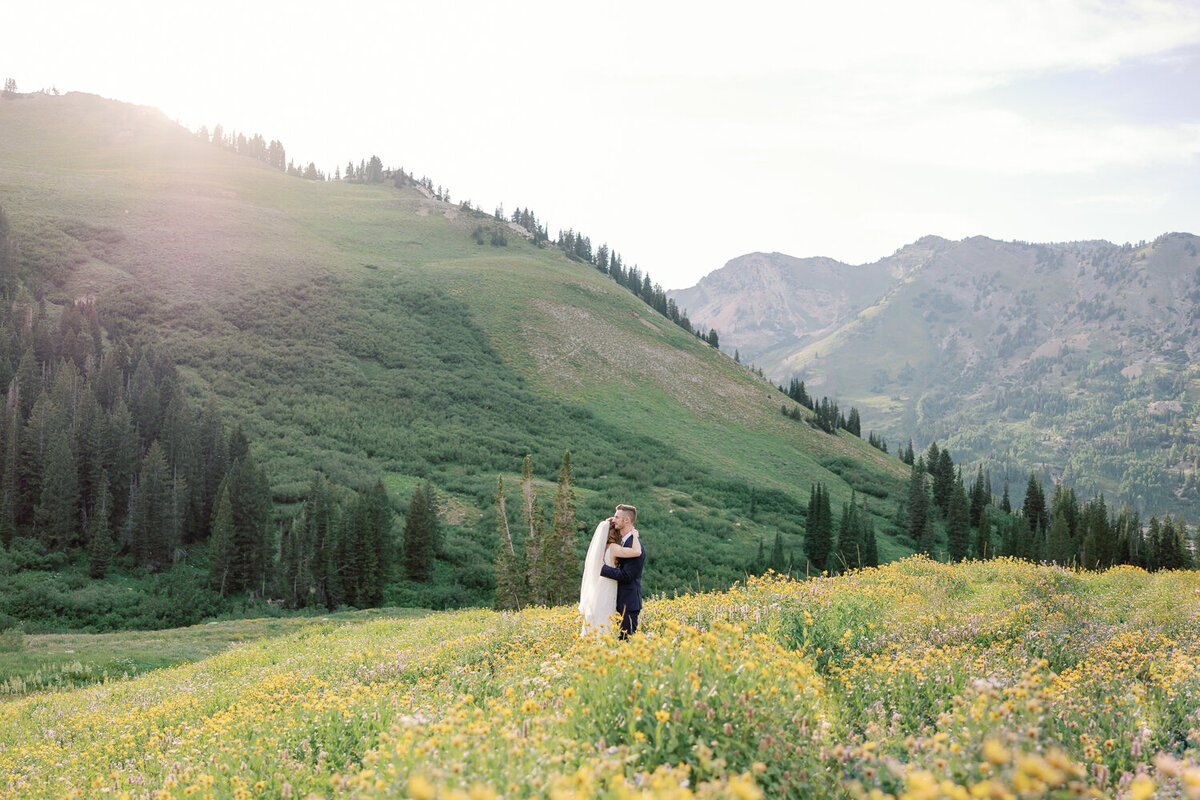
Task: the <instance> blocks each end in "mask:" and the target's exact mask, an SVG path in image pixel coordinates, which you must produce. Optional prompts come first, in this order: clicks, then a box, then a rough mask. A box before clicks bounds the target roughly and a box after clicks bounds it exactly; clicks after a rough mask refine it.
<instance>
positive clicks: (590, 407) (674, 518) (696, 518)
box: [0, 94, 906, 603]
mask: <svg viewBox="0 0 1200 800" xmlns="http://www.w3.org/2000/svg"><path fill="white" fill-rule="evenodd" d="M0 127H2V128H3V129H4V130H5V131H6V134H5V136H4V137H0V206H3V207H4V209H5V210H6V212H7V214H8V216H9V218H10V220H11V223H12V229H13V235H14V238H15V239H16V241H17V244H18V246H19V249H20V254H21V258H20V262H21V265H22V268H23V270H24V271H25V274H26V276H27V278H28V279H29V280H31V281H34V282H35V283H36V284H37V285H38V286H40V287H41V290H42V291H44V292H45V293H46V297H47V299H48V301H49V303H50V304H51V305H50V307H51V309H53V307H54V306H55V305H56V304H61V303H64V302H67V301H69V300H71V299H73V298H78V297H81V296H85V295H96V296H98V298H99V299H98V301H97V302H98V305H99V308H100V309H101V313H102V315H103V317H104V319H105V321H106V325H107V326H108V331H109V335H110V337H112V336H121V337H129V339H130V340H138V339H142V340H153V341H159V342H162V343H164V344H165V346H166V347H167V348H168V350H169V351H170V353H171V354H172V356H173V358H174V360H175V361H176V363H177V364H178V365H179V367H180V369H181V371H182V372H183V374H184V375H185V376H186V377H187V379H188V381H189V391H190V392H191V394H192V399H193V401H194V402H203V399H204V398H205V397H206V396H207V394H208V393H209V392H214V393H215V394H216V395H217V396H218V397H219V398H220V400H221V401H222V404H223V405H224V406H225V407H226V408H228V409H230V410H231V411H232V413H233V415H234V416H235V417H236V418H237V419H238V420H239V421H241V422H243V424H245V426H246V427H247V430H248V432H249V433H250V435H251V438H252V440H253V441H254V443H255V448H256V451H257V452H258V455H259V458H260V460H261V461H262V463H263V464H264V466H265V467H266V469H267V471H268V473H269V475H270V476H271V480H272V489H273V491H274V494H275V498H276V501H277V503H279V504H280V511H281V516H282V519H283V520H286V518H287V515H288V514H289V513H290V511H291V510H292V508H294V505H293V504H295V503H296V502H298V501H299V500H300V499H302V497H303V494H304V492H305V490H306V487H307V486H308V483H309V481H310V479H311V476H312V475H313V473H314V472H315V471H319V472H322V473H324V474H326V475H327V476H329V477H330V478H331V479H332V480H334V481H335V482H337V483H341V484H343V485H346V486H352V487H353V486H362V485H365V484H368V483H370V482H372V481H373V480H374V479H375V477H377V476H379V475H382V476H383V477H384V479H385V483H386V484H387V485H388V486H389V488H390V489H391V490H392V493H393V499H394V500H395V501H397V503H398V506H401V505H402V504H403V502H404V501H405V500H406V499H407V496H408V493H409V492H410V491H411V490H412V489H413V488H414V487H415V486H416V484H417V483H418V482H419V481H421V480H425V479H428V480H431V481H433V482H434V484H435V485H436V487H437V488H438V490H439V492H440V493H441V495H442V500H443V518H444V520H445V522H446V523H447V525H448V527H449V533H450V535H449V537H448V540H447V545H446V554H445V557H444V558H443V559H442V561H441V562H440V563H439V566H438V568H437V570H435V578H437V579H438V580H439V581H441V580H442V579H444V580H445V582H447V583H448V584H453V585H454V586H455V587H456V588H454V589H453V590H452V591H450V590H448V591H449V594H448V595H447V596H445V597H442V598H440V599H439V600H438V602H447V603H454V602H465V601H469V600H471V599H472V598H475V599H478V598H481V597H485V596H486V593H487V591H489V590H490V585H491V580H492V577H491V574H490V563H491V553H492V552H493V551H494V547H495V544H494V540H495V533H494V531H495V519H494V516H493V515H492V513H493V512H492V510H491V497H492V494H493V492H494V489H495V481H496V475H497V473H505V474H507V475H508V476H509V477H510V478H511V476H512V475H513V473H515V472H516V471H517V470H518V469H519V467H520V461H521V458H522V457H523V455H524V454H526V453H531V454H532V455H533V457H534V466H535V472H536V474H537V475H538V476H539V477H540V478H543V479H546V478H550V477H551V476H553V474H554V472H555V470H556V469H557V467H558V463H559V460H560V459H561V457H562V454H563V451H564V450H567V449H570V450H571V452H572V460H573V464H574V467H575V473H576V478H577V482H578V487H579V496H580V513H579V517H580V519H581V520H582V521H584V522H585V523H586V524H589V525H590V524H592V523H594V521H596V520H597V519H599V518H600V516H601V515H603V514H604V513H605V512H606V510H608V509H611V507H612V506H613V505H614V504H615V503H617V502H622V501H624V502H633V503H635V504H637V505H638V506H639V508H641V509H643V514H642V516H641V517H640V519H639V527H641V528H642V529H643V530H644V531H646V532H647V533H648V534H649V536H648V539H647V547H648V549H651V548H655V550H653V551H652V552H653V553H654V555H656V556H658V557H657V558H655V557H654V556H652V558H651V560H650V563H649V565H648V575H647V577H648V583H649V584H650V585H651V586H652V587H653V589H652V590H663V589H666V588H671V587H673V586H678V585H682V584H685V583H691V584H693V585H695V584H696V583H699V584H700V585H703V586H712V585H718V584H723V583H728V582H729V581H730V580H733V579H735V578H736V577H737V576H738V575H740V574H742V570H743V569H744V567H745V566H746V564H747V563H748V561H749V559H750V557H751V556H752V555H753V552H754V550H755V548H756V547H757V546H758V542H759V540H760V539H765V540H766V544H767V546H768V547H769V546H770V543H771V539H772V538H773V537H774V535H775V532H776V531H777V530H779V531H782V532H783V534H784V537H785V546H786V548H787V549H788V550H790V551H793V552H794V553H795V556H796V558H797V559H798V560H800V561H801V563H802V560H803V552H802V547H801V543H800V536H799V531H800V529H801V526H802V524H803V513H804V511H803V510H804V504H805V501H806V500H807V497H808V492H809V487H810V484H811V483H812V482H814V481H823V482H826V483H827V484H829V485H830V487H831V490H832V494H833V496H834V499H835V501H841V502H845V501H848V500H849V499H850V496H851V492H852V489H859V490H862V489H868V490H870V491H871V493H872V500H871V509H872V512H873V513H875V514H876V515H877V517H878V520H877V528H878V529H879V530H880V531H881V533H884V534H885V536H884V541H883V542H881V549H882V552H883V554H884V555H885V556H892V557H894V556H898V555H901V554H903V553H905V552H906V548H904V547H903V546H902V545H899V544H898V543H895V542H894V541H893V540H892V539H891V538H890V536H888V535H887V534H889V533H890V532H891V531H892V530H893V526H894V523H895V519H896V517H897V514H898V506H897V500H896V498H897V497H898V496H899V495H900V494H901V492H902V486H903V475H904V471H903V470H902V469H900V468H899V467H898V465H897V463H896V461H895V460H894V459H891V458H889V457H887V456H885V455H883V454H881V453H879V452H878V451H876V450H874V449H873V448H870V447H869V446H867V445H866V444H865V443H864V442H862V441H860V440H858V439H857V438H855V437H851V436H848V435H846V434H844V433H842V434H839V435H838V436H829V435H826V434H823V433H820V432H818V431H816V430H814V429H812V428H811V427H810V426H808V425H805V424H803V423H798V422H796V421H793V420H790V419H788V418H786V417H783V416H782V415H781V414H780V413H779V408H780V403H781V396H780V395H779V394H778V393H777V392H776V391H775V390H774V389H773V388H772V387H771V386H770V385H769V384H767V383H765V382H763V381H761V380H760V379H758V378H756V377H755V376H754V375H752V374H751V373H750V372H749V371H748V370H746V369H745V368H743V367H741V366H739V365H737V364H735V363H734V362H733V361H732V360H731V359H729V358H728V357H725V356H723V355H721V354H720V353H718V352H717V351H715V350H714V349H712V348H710V347H708V346H707V345H705V344H703V343H702V342H700V341H698V340H697V339H695V338H694V337H692V336H689V335H687V334H686V333H684V332H683V331H682V330H680V329H679V328H677V327H676V326H674V325H672V324H671V323H670V322H669V321H667V320H665V319H664V318H662V317H660V316H658V315H657V314H655V312H653V311H652V310H651V309H649V308H648V307H647V306H645V305H644V304H643V303H641V302H640V301H639V300H637V299H636V298H635V297H634V296H632V295H631V294H629V293H628V292H626V291H625V290H624V289H622V288H620V287H618V286H617V285H616V284H614V283H613V282H612V281H611V280H609V279H608V278H607V277H606V276H604V275H602V274H600V273H598V272H597V271H595V270H594V269H592V268H590V267H588V266H586V265H582V264H578V263H575V262H572V261H569V260H567V259H565V258H564V257H563V256H562V255H561V254H560V253H559V252H558V251H555V250H552V249H539V248H537V247H534V246H533V245H531V244H529V243H528V242H526V241H524V240H521V239H519V238H516V239H515V240H510V243H509V245H508V246H507V247H505V248H494V247H481V246H478V245H476V244H475V242H474V241H473V239H472V236H471V232H472V230H473V229H474V228H475V227H476V226H478V225H484V226H489V225H498V223H495V222H494V221H492V220H491V218H490V217H488V216H486V215H481V214H479V213H478V212H470V211H467V210H464V209H462V208H459V207H455V206H450V205H447V204H444V203H440V202H437V201H434V200H431V199H429V198H428V197H426V196H425V195H424V194H423V193H421V192H418V191H417V190H415V189H411V188H400V189H397V188H393V187H391V186H385V185H355V184H348V183H339V182H330V183H320V182H309V181H303V180H299V179H297V178H294V177H289V176H287V175H284V174H282V173H280V172H278V171H275V170H273V169H271V168H269V167H267V166H265V165H263V164H261V163H259V162H257V161H254V160H251V159H249V158H245V157H239V156H236V155H234V154H232V153H230V152H228V151H226V150H223V149H220V148H217V147H215V146H213V145H211V144H209V143H206V142H204V141H201V140H198V139H197V138H196V137H194V136H192V135H190V134H189V133H187V132H186V131H184V130H182V129H180V128H179V127H178V126H176V125H173V124H172V123H169V122H168V121H166V120H165V119H163V118H162V117H161V115H158V114H157V113H156V112H153V111H150V110H147V109H141V108H136V107H132V106H127V105H124V104H120V103H116V102H113V101H108V100H102V99H100V98H96V97H92V96H87V95H77V94H70V95H66V96H63V97H47V96H43V95H34V96H24V97H19V98H14V99H5V100H3V101H0ZM514 500H515V495H514ZM514 507H515V505H514ZM481 565H482V566H481ZM468 573H469V574H468ZM399 599H401V600H403V599H405V598H399Z"/></svg>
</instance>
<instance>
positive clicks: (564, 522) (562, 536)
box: [543, 450, 581, 605]
mask: <svg viewBox="0 0 1200 800" xmlns="http://www.w3.org/2000/svg"><path fill="white" fill-rule="evenodd" d="M578 527H579V523H578V522H576V520H575V486H574V478H573V476H572V474H571V451H569V450H568V451H566V452H565V453H563V460H562V466H561V467H560V469H559V472H558V488H557V489H556V490H555V493H554V517H553V519H552V521H551V532H550V536H549V537H548V539H547V540H546V547H545V548H544V551H543V557H544V559H545V563H546V566H547V567H548V570H549V571H548V573H547V574H546V585H547V587H548V588H549V590H550V591H549V592H548V593H547V601H548V602H549V603H550V604H551V605H561V604H563V603H566V602H567V601H568V600H569V599H570V598H571V596H572V595H573V594H575V593H576V592H578V590H579V580H580V577H581V572H580V565H579V562H578V560H577V558H576V555H575V534H576V531H577V530H578Z"/></svg>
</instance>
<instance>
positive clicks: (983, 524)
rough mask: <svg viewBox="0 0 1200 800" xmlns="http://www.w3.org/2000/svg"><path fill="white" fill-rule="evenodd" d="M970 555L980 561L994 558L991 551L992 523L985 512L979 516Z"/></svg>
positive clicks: (993, 553)
mask: <svg viewBox="0 0 1200 800" xmlns="http://www.w3.org/2000/svg"><path fill="white" fill-rule="evenodd" d="M972 555H973V556H974V557H975V558H977V559H979V560H980V561H982V560H984V559H987V558H993V557H995V555H996V554H995V552H993V549H992V523H991V520H989V519H988V515H987V511H986V510H985V511H984V512H983V513H982V514H980V515H979V527H978V528H977V529H976V531H975V546H974V548H973V551H972Z"/></svg>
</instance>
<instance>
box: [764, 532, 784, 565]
mask: <svg viewBox="0 0 1200 800" xmlns="http://www.w3.org/2000/svg"><path fill="white" fill-rule="evenodd" d="M767 566H768V567H769V568H770V569H772V570H773V571H775V572H776V573H778V574H780V575H782V574H783V573H784V572H786V571H787V563H786V562H785V561H784V557H783V534H781V533H780V532H779V531H775V543H774V544H772V545H771V560H770V561H768V562H767Z"/></svg>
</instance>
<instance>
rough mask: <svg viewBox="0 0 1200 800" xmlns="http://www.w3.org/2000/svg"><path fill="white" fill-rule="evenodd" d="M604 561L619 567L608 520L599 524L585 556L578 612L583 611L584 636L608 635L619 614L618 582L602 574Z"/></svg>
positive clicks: (581, 633) (611, 565)
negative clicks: (610, 542) (610, 549)
mask: <svg viewBox="0 0 1200 800" xmlns="http://www.w3.org/2000/svg"><path fill="white" fill-rule="evenodd" d="M604 564H608V566H610V567H615V566H616V561H615V559H614V558H613V556H612V555H611V554H610V553H609V548H608V520H604V521H603V522H601V523H600V524H599V525H597V526H596V532H595V533H593V534H592V543H591V544H590V545H588V551H587V555H586V556H584V559H583V583H582V584H580V587H579V613H581V614H583V630H582V631H581V632H580V635H581V636H587V635H589V634H598V635H603V634H605V633H606V632H607V631H608V627H609V624H610V620H609V617H611V616H612V615H613V614H615V613H617V582H616V581H614V580H612V579H611V578H605V577H603V576H601V575H600V567H601V566H603V565H604Z"/></svg>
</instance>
